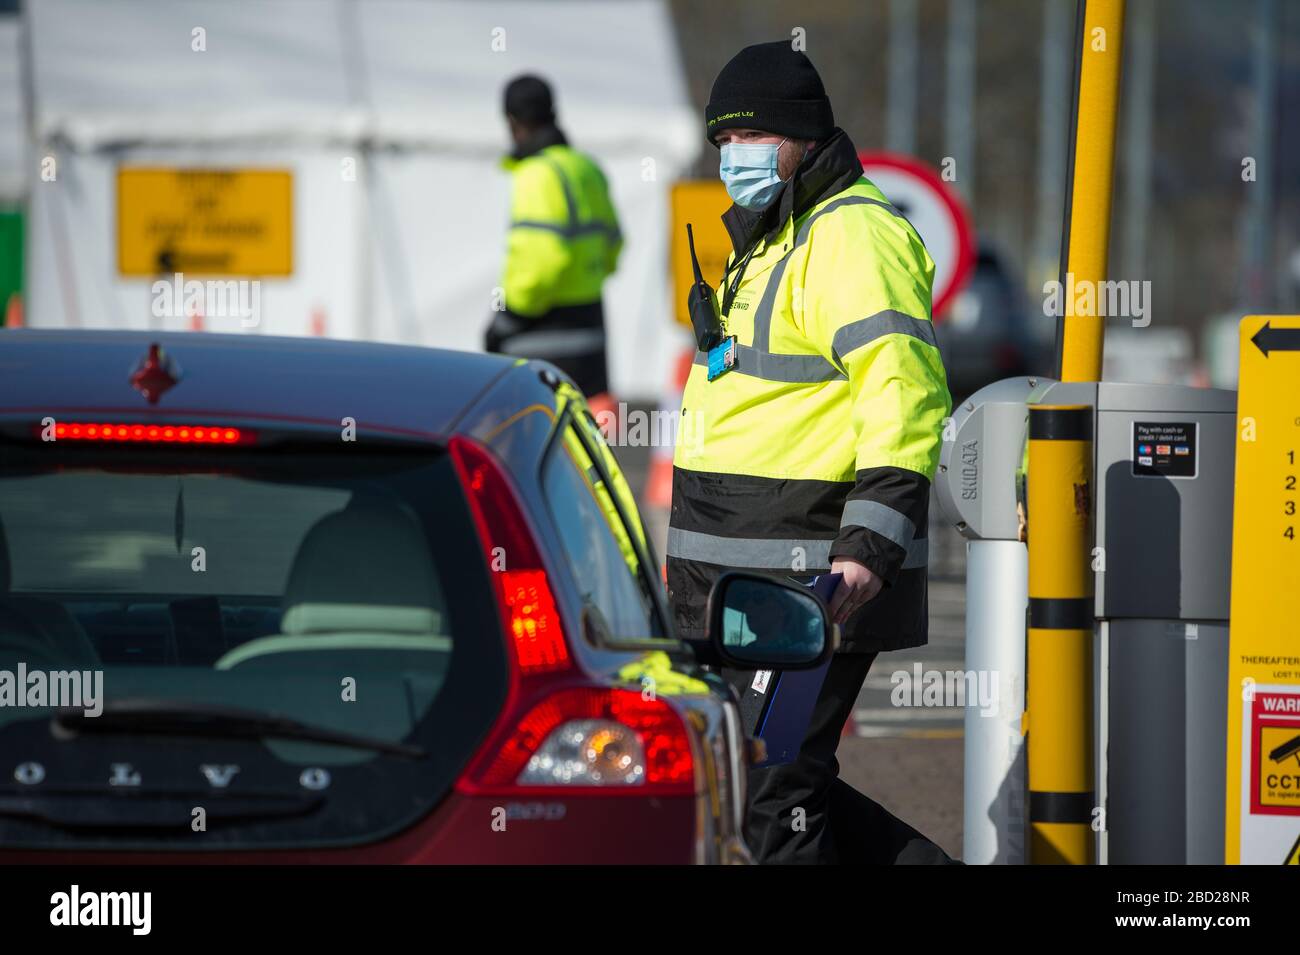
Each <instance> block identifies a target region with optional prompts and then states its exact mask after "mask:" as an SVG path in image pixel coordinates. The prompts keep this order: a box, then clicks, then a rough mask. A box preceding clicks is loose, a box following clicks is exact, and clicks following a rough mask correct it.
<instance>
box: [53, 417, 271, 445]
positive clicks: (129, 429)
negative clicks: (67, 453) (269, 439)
mask: <svg viewBox="0 0 1300 955" xmlns="http://www.w3.org/2000/svg"><path fill="white" fill-rule="evenodd" d="M54 437H55V440H57V441H119V442H120V441H126V442H140V443H144V444H240V443H246V442H247V441H248V439H249V438H250V437H251V435H250V434H249V433H248V432H247V431H243V430H241V429H239V428H218V427H211V426H209V425H192V424H111V423H107V422H89V421H65V422H58V423H56V424H55V425H54Z"/></svg>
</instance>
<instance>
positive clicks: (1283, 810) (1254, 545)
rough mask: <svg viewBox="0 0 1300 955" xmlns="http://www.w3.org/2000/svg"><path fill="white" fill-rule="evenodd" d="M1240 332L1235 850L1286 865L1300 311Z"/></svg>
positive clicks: (1299, 739) (1234, 857) (1231, 748)
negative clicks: (1283, 859) (1281, 860)
mask: <svg viewBox="0 0 1300 955" xmlns="http://www.w3.org/2000/svg"><path fill="white" fill-rule="evenodd" d="M1239 334H1240V338H1239V342H1240V347H1241V354H1240V374H1239V385H1238V389H1239V390H1238V393H1237V444H1236V475H1235V483H1234V491H1233V518H1232V609H1231V611H1230V612H1231V620H1230V624H1229V629H1230V649H1229V665H1228V680H1229V684H1228V753H1227V757H1228V758H1227V774H1226V786H1227V790H1226V795H1227V807H1226V808H1227V814H1226V820H1225V821H1226V827H1225V840H1224V841H1225V860H1226V861H1227V862H1229V863H1236V862H1244V863H1267V864H1272V865H1276V864H1277V861H1278V858H1279V856H1280V854H1281V853H1282V851H1284V850H1285V847H1286V846H1290V845H1292V844H1293V843H1295V842H1296V840H1297V838H1300V755H1298V754H1300V641H1298V640H1297V639H1296V633H1297V631H1296V627H1297V623H1296V621H1298V620H1300V316H1294V315H1285V316H1279V315H1251V316H1247V317H1246V318H1243V319H1242V321H1241V325H1240V329H1239ZM1293 854H1294V850H1293Z"/></svg>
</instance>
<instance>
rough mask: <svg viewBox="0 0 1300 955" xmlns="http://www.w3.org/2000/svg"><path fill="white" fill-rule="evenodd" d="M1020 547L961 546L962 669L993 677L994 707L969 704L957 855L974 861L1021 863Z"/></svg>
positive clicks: (1006, 543)
mask: <svg viewBox="0 0 1300 955" xmlns="http://www.w3.org/2000/svg"><path fill="white" fill-rule="evenodd" d="M1028 565H1029V558H1028V552H1027V551H1026V549H1025V545H1024V544H1023V543H1021V542H1020V541H1013V540H973V541H970V542H968V543H967V545H966V670H967V672H969V673H979V674H982V673H989V674H993V676H994V677H995V678H996V679H997V681H998V706H997V710H996V712H993V713H986V712H983V711H982V710H980V708H979V707H976V706H972V705H970V704H967V707H966V728H965V745H964V750H965V757H964V763H965V768H964V779H963V789H964V793H963V802H964V806H965V811H964V813H963V817H964V818H963V820H962V860H963V861H965V862H967V863H971V864H975V865H989V864H992V863H1002V864H1009V865H1023V864H1024V863H1025V862H1026V861H1027V857H1028V853H1027V851H1026V845H1025V842H1026V835H1027V833H1026V823H1027V821H1028V820H1027V812H1026V810H1027V809H1028V807H1027V806H1026V805H1025V767H1024V762H1025V738H1024V735H1023V730H1022V726H1021V719H1022V717H1023V715H1024V710H1025V641H1024V630H1025V607H1026V605H1027V603H1028V600H1029V592H1028V590H1027V579H1026V575H1027V572H1028Z"/></svg>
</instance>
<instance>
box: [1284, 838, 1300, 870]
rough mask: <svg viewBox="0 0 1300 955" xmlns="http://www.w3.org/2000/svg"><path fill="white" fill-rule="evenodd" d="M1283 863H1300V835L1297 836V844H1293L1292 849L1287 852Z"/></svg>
mask: <svg viewBox="0 0 1300 955" xmlns="http://www.w3.org/2000/svg"><path fill="white" fill-rule="evenodd" d="M1282 864H1283V865H1300V836H1297V837H1296V841H1295V845H1293V846H1292V847H1291V851H1290V852H1288V853H1287V854H1286V858H1285V859H1283V860H1282Z"/></svg>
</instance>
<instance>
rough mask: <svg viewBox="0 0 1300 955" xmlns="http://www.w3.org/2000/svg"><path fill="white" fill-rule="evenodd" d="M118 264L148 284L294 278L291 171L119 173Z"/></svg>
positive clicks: (120, 269)
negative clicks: (172, 277)
mask: <svg viewBox="0 0 1300 955" xmlns="http://www.w3.org/2000/svg"><path fill="white" fill-rule="evenodd" d="M117 266H118V272H119V273H120V274H121V275H125V276H138V277H145V278H154V277H157V276H160V275H168V274H172V273H176V272H183V273H186V274H191V275H198V276H203V275H221V276H275V275H284V276H287V275H291V274H292V273H293V175H292V173H291V172H289V171H288V170H286V169H168V168H157V167H123V168H121V169H118V171H117Z"/></svg>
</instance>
